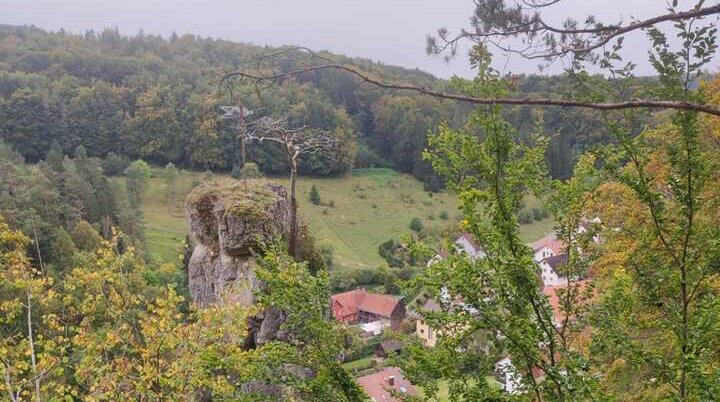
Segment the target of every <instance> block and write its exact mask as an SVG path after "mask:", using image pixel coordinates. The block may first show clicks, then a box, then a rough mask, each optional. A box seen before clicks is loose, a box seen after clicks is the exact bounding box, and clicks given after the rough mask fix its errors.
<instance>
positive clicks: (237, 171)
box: [230, 164, 242, 180]
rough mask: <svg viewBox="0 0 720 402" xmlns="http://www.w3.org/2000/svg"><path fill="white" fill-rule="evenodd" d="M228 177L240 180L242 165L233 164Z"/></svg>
mask: <svg viewBox="0 0 720 402" xmlns="http://www.w3.org/2000/svg"><path fill="white" fill-rule="evenodd" d="M230 177H232V178H233V179H235V180H240V179H241V178H242V167H240V165H238V164H235V165H233V168H232V170H231V171H230Z"/></svg>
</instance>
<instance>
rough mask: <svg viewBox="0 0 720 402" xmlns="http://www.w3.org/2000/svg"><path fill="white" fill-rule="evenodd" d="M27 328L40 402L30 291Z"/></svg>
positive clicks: (36, 396)
mask: <svg viewBox="0 0 720 402" xmlns="http://www.w3.org/2000/svg"><path fill="white" fill-rule="evenodd" d="M27 328H28V342H29V343H30V362H31V363H32V370H33V375H34V376H35V379H34V381H33V382H34V383H35V400H36V401H37V402H40V401H41V399H40V375H39V373H38V370H37V360H36V358H35V339H34V337H33V328H32V304H31V299H30V290H29V289H28V291H27Z"/></svg>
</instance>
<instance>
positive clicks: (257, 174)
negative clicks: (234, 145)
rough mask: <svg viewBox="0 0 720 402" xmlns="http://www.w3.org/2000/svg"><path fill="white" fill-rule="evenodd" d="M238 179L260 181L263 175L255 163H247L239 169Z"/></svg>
mask: <svg viewBox="0 0 720 402" xmlns="http://www.w3.org/2000/svg"><path fill="white" fill-rule="evenodd" d="M240 177H242V178H243V179H261V178H263V173H262V171H260V168H259V167H258V165H257V163H254V162H248V163H246V164H245V166H243V167H242V169H240Z"/></svg>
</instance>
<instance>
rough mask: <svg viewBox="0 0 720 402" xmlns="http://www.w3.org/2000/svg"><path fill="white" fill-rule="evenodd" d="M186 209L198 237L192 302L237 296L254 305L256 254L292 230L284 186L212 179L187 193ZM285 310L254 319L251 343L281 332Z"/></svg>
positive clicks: (191, 280) (205, 302)
mask: <svg viewBox="0 0 720 402" xmlns="http://www.w3.org/2000/svg"><path fill="white" fill-rule="evenodd" d="M185 215H186V218H187V221H188V225H189V227H190V231H191V233H192V235H193V236H194V238H195V239H196V241H197V246H196V247H195V249H194V250H193V253H192V257H191V258H190V261H189V264H188V281H189V287H190V294H191V296H192V300H193V302H194V303H195V304H196V305H198V306H201V307H202V306H207V305H210V304H213V303H218V302H223V301H227V300H232V301H234V302H239V303H241V304H243V305H247V306H249V305H251V304H252V303H253V301H254V293H255V292H256V291H257V290H259V289H261V287H262V284H261V283H260V282H259V281H258V280H257V278H256V276H255V255H256V254H257V253H258V252H261V250H262V245H263V244H267V243H269V242H272V241H275V240H276V239H278V238H287V236H288V233H289V229H290V227H289V216H290V210H289V203H288V200H287V191H286V189H285V187H283V186H279V185H273V184H260V183H255V182H252V181H250V182H248V183H242V182H238V181H232V182H222V183H207V184H204V185H202V186H199V187H198V188H196V189H194V190H193V191H192V192H191V193H190V195H189V196H188V198H187V201H186V204H185ZM281 323H282V313H281V312H279V311H274V310H268V311H265V312H264V313H262V314H260V315H259V316H256V317H255V318H253V319H252V320H251V322H250V328H249V337H248V346H250V347H252V346H254V345H259V344H262V343H264V342H266V341H268V340H272V339H276V338H277V337H278V330H279V327H280V324H281Z"/></svg>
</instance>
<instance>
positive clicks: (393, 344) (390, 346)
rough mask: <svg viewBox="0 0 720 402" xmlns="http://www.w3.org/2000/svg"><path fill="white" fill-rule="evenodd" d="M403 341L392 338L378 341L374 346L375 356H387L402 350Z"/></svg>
mask: <svg viewBox="0 0 720 402" xmlns="http://www.w3.org/2000/svg"><path fill="white" fill-rule="evenodd" d="M402 348H403V343H402V342H400V341H396V340H393V339H388V340H385V341H382V342H380V344H379V345H377V347H376V348H375V356H377V357H383V358H385V357H388V356H390V355H391V354H398V353H400V351H402Z"/></svg>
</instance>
